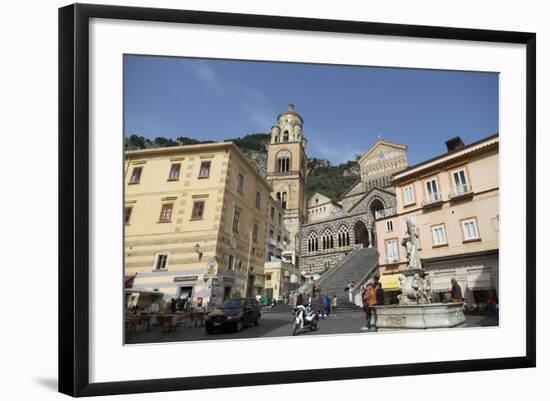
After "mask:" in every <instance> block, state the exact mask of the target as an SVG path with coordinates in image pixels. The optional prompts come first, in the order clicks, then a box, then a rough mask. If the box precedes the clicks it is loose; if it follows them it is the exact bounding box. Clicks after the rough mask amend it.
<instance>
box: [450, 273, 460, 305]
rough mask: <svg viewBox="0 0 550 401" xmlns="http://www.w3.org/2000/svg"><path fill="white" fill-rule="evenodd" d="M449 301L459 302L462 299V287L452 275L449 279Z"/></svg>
mask: <svg viewBox="0 0 550 401" xmlns="http://www.w3.org/2000/svg"><path fill="white" fill-rule="evenodd" d="M451 284H452V287H451V302H453V303H460V302H462V301H463V299H462V288H460V285H458V282H457V281H456V279H455V278H454V277H453V278H452V279H451Z"/></svg>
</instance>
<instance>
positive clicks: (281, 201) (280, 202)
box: [277, 192, 287, 209]
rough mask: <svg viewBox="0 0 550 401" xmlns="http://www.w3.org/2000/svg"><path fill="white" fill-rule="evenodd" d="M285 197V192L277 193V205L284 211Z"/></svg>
mask: <svg viewBox="0 0 550 401" xmlns="http://www.w3.org/2000/svg"><path fill="white" fill-rule="evenodd" d="M286 203H287V195H286V192H277V204H278V205H279V206H280V207H282V208H283V209H286Z"/></svg>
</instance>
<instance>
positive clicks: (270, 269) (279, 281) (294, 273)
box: [264, 260, 299, 301]
mask: <svg viewBox="0 0 550 401" xmlns="http://www.w3.org/2000/svg"><path fill="white" fill-rule="evenodd" d="M264 270H265V293H266V295H267V296H268V298H270V299H271V298H274V299H276V300H277V301H283V300H285V299H286V300H287V299H288V298H289V296H290V292H291V291H295V290H296V289H297V288H298V286H299V284H298V283H299V271H298V269H297V268H296V267H295V266H294V265H293V264H292V263H287V262H284V261H280V260H279V261H274V262H266V264H265V269H264Z"/></svg>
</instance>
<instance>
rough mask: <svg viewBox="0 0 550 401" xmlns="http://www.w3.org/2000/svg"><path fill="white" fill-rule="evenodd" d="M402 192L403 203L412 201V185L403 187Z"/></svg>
mask: <svg viewBox="0 0 550 401" xmlns="http://www.w3.org/2000/svg"><path fill="white" fill-rule="evenodd" d="M403 194H404V198H405V205H410V204H412V203H414V188H413V186H412V185H407V186H406V187H405V188H403Z"/></svg>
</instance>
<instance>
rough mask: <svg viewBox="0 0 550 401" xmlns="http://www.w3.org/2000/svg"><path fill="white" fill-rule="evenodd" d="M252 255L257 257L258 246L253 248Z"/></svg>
mask: <svg viewBox="0 0 550 401" xmlns="http://www.w3.org/2000/svg"><path fill="white" fill-rule="evenodd" d="M252 257H253V258H255V257H256V248H252Z"/></svg>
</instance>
